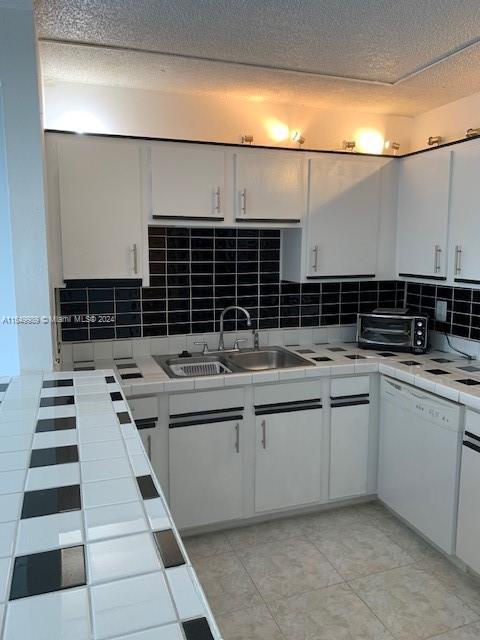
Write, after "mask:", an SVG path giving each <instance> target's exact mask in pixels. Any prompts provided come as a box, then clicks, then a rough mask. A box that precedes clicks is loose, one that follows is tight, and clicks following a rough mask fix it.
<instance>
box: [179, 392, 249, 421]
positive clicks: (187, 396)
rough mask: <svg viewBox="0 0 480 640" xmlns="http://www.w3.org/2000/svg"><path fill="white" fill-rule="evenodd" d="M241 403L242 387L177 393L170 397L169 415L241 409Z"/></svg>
mask: <svg viewBox="0 0 480 640" xmlns="http://www.w3.org/2000/svg"><path fill="white" fill-rule="evenodd" d="M243 405H244V390H243V389H224V390H222V391H203V392H201V393H199V392H198V391H197V392H196V393H179V394H176V395H174V396H171V397H170V417H173V416H180V415H189V414H192V413H202V412H203V413H212V412H213V413H215V412H221V411H223V410H224V409H234V408H238V409H243Z"/></svg>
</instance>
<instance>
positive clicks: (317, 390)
mask: <svg viewBox="0 0 480 640" xmlns="http://www.w3.org/2000/svg"><path fill="white" fill-rule="evenodd" d="M253 393H254V403H255V405H256V406H257V405H265V404H278V403H285V402H298V401H299V400H312V399H320V397H321V395H322V386H321V382H318V381H316V380H311V381H310V380H309V381H303V382H294V383H291V382H289V383H285V384H278V383H277V384H269V385H261V386H258V387H255V388H254V392H253Z"/></svg>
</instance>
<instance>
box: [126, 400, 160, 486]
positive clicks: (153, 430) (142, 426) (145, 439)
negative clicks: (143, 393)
mask: <svg viewBox="0 0 480 640" xmlns="http://www.w3.org/2000/svg"><path fill="white" fill-rule="evenodd" d="M129 405H130V409H131V411H132V415H133V419H134V420H135V424H136V426H137V429H138V433H139V435H140V439H141V441H142V443H143V447H144V449H145V452H146V454H147V456H148V458H149V460H150V463H151V465H152V468H153V470H154V471H155V474H156V475H157V477H158V478H159V479H160V478H161V477H162V475H163V469H162V466H163V465H162V458H161V438H160V427H159V419H158V405H157V398H156V396H149V397H145V398H132V399H130V400H129ZM137 475H138V474H137Z"/></svg>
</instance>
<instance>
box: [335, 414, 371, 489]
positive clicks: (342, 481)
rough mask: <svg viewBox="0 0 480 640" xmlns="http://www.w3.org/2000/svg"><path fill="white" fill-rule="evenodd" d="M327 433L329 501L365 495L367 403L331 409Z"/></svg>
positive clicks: (366, 477)
mask: <svg viewBox="0 0 480 640" xmlns="http://www.w3.org/2000/svg"><path fill="white" fill-rule="evenodd" d="M331 416H332V417H331V431H330V491H329V495H330V499H331V500H332V499H336V498H346V497H348V496H356V495H362V494H364V493H366V492H367V479H368V433H369V424H370V409H369V405H368V404H350V405H347V406H343V407H339V406H337V407H335V406H332V413H331Z"/></svg>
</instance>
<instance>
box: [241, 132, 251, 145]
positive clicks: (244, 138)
mask: <svg viewBox="0 0 480 640" xmlns="http://www.w3.org/2000/svg"><path fill="white" fill-rule="evenodd" d="M242 144H253V136H252V135H251V134H250V133H246V134H245V135H244V136H242Z"/></svg>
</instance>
